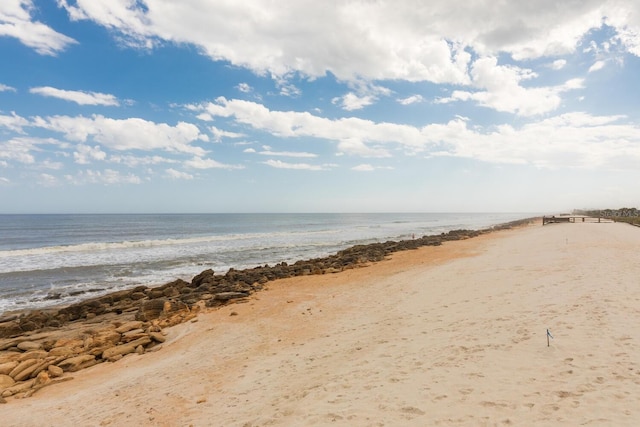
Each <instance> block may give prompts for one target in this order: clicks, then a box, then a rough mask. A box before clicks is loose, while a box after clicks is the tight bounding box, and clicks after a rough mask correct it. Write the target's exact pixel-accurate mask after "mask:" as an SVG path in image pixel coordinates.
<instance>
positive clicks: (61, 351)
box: [49, 346, 76, 356]
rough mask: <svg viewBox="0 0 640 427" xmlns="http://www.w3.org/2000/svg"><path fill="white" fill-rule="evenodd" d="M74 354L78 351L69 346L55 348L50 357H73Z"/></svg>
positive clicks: (50, 352)
mask: <svg viewBox="0 0 640 427" xmlns="http://www.w3.org/2000/svg"><path fill="white" fill-rule="evenodd" d="M72 354H76V351H75V350H74V349H73V348H71V347H67V346H62V347H54V348H52V349H51V350H49V355H50V356H71V355H72Z"/></svg>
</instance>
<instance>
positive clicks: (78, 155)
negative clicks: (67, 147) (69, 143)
mask: <svg viewBox="0 0 640 427" xmlns="http://www.w3.org/2000/svg"><path fill="white" fill-rule="evenodd" d="M106 157H107V153H105V152H104V151H102V150H101V149H100V146H98V145H96V146H95V147H90V146H88V145H84V144H78V146H77V147H76V151H75V152H74V153H73V158H74V160H75V162H76V163H78V164H80V165H86V164H88V163H91V161H92V160H104V159H105V158H106Z"/></svg>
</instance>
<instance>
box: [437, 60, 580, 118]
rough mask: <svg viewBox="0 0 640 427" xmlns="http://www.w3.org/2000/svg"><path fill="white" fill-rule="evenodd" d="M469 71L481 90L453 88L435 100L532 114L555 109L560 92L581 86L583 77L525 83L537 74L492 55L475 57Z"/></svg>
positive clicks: (559, 100)
mask: <svg viewBox="0 0 640 427" xmlns="http://www.w3.org/2000/svg"><path fill="white" fill-rule="evenodd" d="M471 75H472V77H473V84H474V86H476V87H478V88H480V89H484V90H479V91H476V92H471V91H463V90H456V91H454V92H453V94H452V95H451V96H450V97H447V98H440V99H438V100H436V102H437V103H448V102H453V101H475V102H477V103H478V104H479V105H481V106H483V107H488V108H492V109H495V110H497V111H503V112H508V113H514V114H517V115H521V116H535V115H540V114H544V113H548V112H550V111H553V110H555V109H557V108H558V107H559V106H560V103H561V102H562V98H561V97H560V94H561V93H563V92H566V91H569V90H576V89H580V88H582V87H583V80H582V79H571V80H568V81H567V82H565V83H564V84H562V85H557V86H546V87H524V86H523V85H522V84H521V83H522V82H523V81H526V80H531V79H535V78H536V77H537V74H536V73H534V72H533V71H531V70H529V69H524V68H520V67H516V66H504V65H498V64H497V59H496V58H494V57H487V58H481V59H478V60H477V61H476V62H475V63H474V65H473V68H472V71H471Z"/></svg>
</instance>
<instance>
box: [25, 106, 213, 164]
mask: <svg viewBox="0 0 640 427" xmlns="http://www.w3.org/2000/svg"><path fill="white" fill-rule="evenodd" d="M33 126H37V127H41V128H44V129H48V130H51V131H55V132H60V133H63V134H64V135H65V137H66V138H68V139H70V140H72V141H78V142H82V143H86V142H89V141H94V142H96V143H99V144H101V145H103V146H104V147H108V148H110V149H112V150H144V151H152V150H164V151H169V152H179V153H189V154H194V155H197V156H202V155H204V154H206V151H205V150H204V149H203V148H201V147H197V146H194V145H191V143H192V142H195V141H198V140H200V141H206V140H208V137H207V136H206V135H204V134H202V133H201V132H200V130H199V129H198V128H197V126H195V125H193V124H190V123H185V122H179V123H178V124H177V125H175V126H170V125H168V124H166V123H155V122H151V121H147V120H144V119H139V118H128V119H111V118H108V117H104V116H101V115H93V116H91V117H84V116H77V117H70V116H51V117H45V118H41V117H36V118H35V119H34V120H33Z"/></svg>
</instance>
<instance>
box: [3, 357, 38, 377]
mask: <svg viewBox="0 0 640 427" xmlns="http://www.w3.org/2000/svg"><path fill="white" fill-rule="evenodd" d="M38 363H39V361H38V359H27V360H25V361H22V362H20V363H18V366H16V367H15V368H13V369H12V370H11V372H9V376H10V377H11V378H13V379H15V378H16V376H18V375H20V374H21V373H22V372H24V371H25V370H26V369H29V368H30V367H32V366H35V365H37V364H38ZM34 369H35V368H34ZM32 372H33V371H32Z"/></svg>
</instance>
